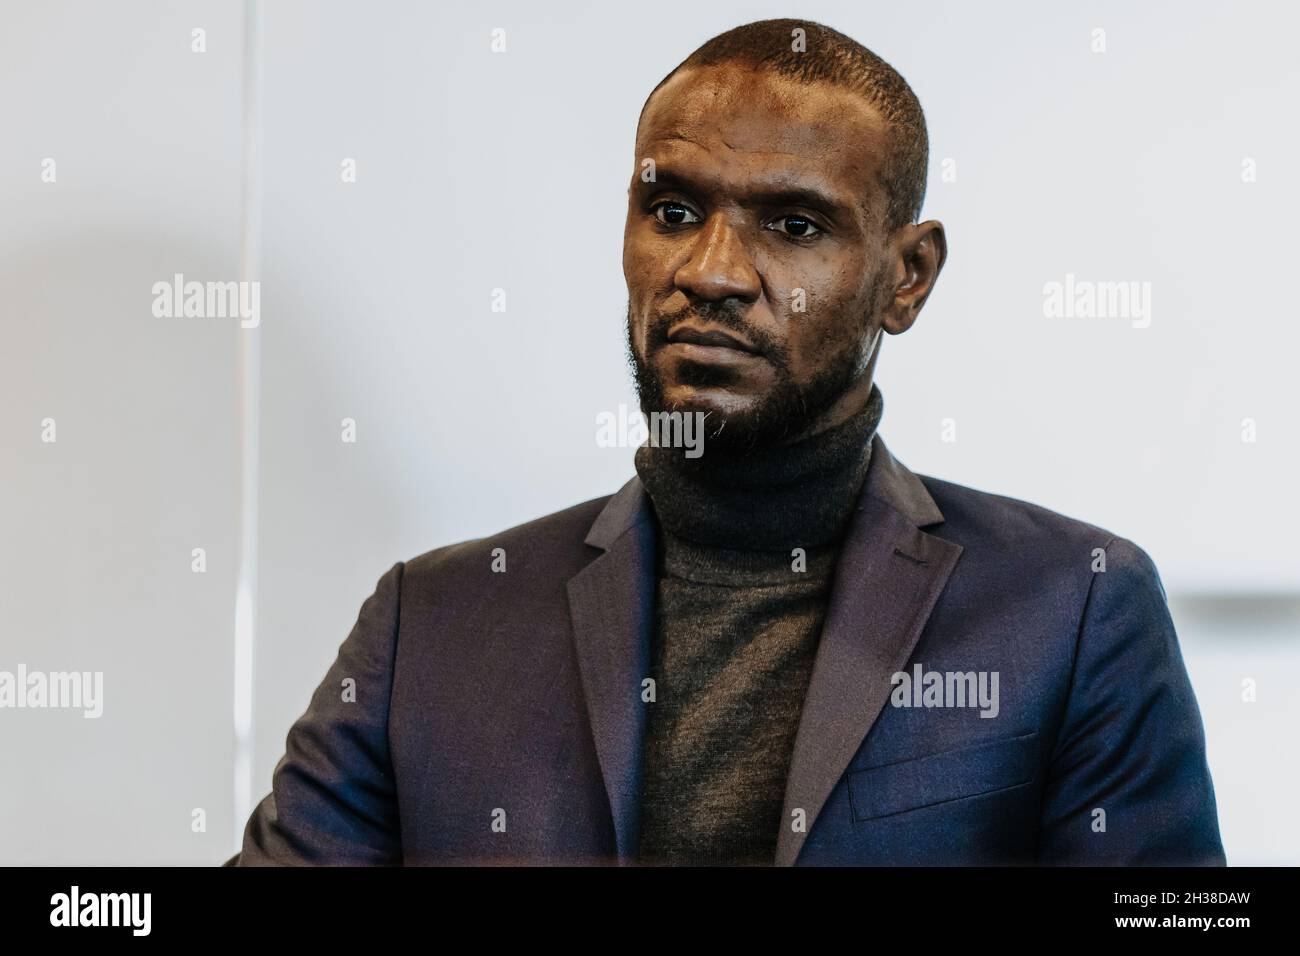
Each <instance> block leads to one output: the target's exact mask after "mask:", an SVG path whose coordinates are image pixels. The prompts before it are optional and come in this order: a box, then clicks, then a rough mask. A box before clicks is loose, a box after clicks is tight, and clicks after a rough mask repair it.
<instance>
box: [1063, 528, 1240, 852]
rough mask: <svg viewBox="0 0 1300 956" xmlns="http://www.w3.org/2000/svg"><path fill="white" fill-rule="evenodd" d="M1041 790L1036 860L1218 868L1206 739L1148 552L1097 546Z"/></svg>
mask: <svg viewBox="0 0 1300 956" xmlns="http://www.w3.org/2000/svg"><path fill="white" fill-rule="evenodd" d="M1104 551H1105V561H1106V564H1105V568H1106V569H1105V571H1095V572H1094V573H1093V580H1092V584H1091V586H1090V591H1089V594H1088V598H1087V601H1086V603H1085V606H1084V611H1083V619H1082V621H1081V623H1080V628H1079V635H1078V639H1077V641H1078V643H1077V647H1076V650H1075V661H1074V672H1073V676H1072V679H1071V686H1070V693H1069V697H1068V700H1067V703H1066V709H1065V714H1064V718H1063V722H1062V725H1061V730H1060V734H1059V736H1058V739H1057V742H1056V747H1055V750H1054V752H1053V755H1052V758H1051V762H1050V767H1049V770H1048V779H1047V783H1046V788H1045V791H1044V797H1043V805H1042V816H1041V824H1040V835H1039V862H1040V863H1042V864H1047V865H1051V864H1069V865H1079V864H1083V865H1184V866H1194V865H1207V866H1208V865H1219V866H1221V865H1223V863H1224V855H1223V846H1222V843H1221V842H1220V839H1219V822H1218V815H1217V811H1216V808H1215V801H1214V788H1213V785H1212V783H1211V781H1210V770H1209V766H1208V764H1207V763H1206V757H1205V732H1204V728H1203V725H1202V723H1201V714H1200V711H1199V709H1198V708H1197V705H1196V698H1195V695H1194V694H1193V692H1192V685H1191V681H1190V680H1189V679H1188V676H1187V668H1186V666H1185V665H1184V664H1183V658H1182V654H1181V653H1180V651H1179V648H1178V638H1177V635H1176V634H1175V633H1174V625H1173V621H1172V619H1171V618H1170V615H1169V607H1168V604H1167V602H1166V596H1165V591H1164V585H1163V584H1162V583H1161V581H1160V576H1159V574H1158V572H1157V571H1156V568H1155V565H1154V564H1152V562H1151V559H1150V557H1148V556H1147V554H1146V552H1144V551H1143V550H1142V549H1141V548H1139V547H1138V546H1137V545H1135V544H1133V543H1132V542H1131V541H1127V540H1125V539H1123V538H1116V539H1114V540H1112V541H1111V542H1110V543H1109V544H1107V545H1106V547H1105V548H1104Z"/></svg>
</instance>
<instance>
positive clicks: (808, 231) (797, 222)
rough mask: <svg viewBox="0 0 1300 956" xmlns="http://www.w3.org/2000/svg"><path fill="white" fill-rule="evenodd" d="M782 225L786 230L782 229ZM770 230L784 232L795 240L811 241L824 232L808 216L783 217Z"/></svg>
mask: <svg viewBox="0 0 1300 956" xmlns="http://www.w3.org/2000/svg"><path fill="white" fill-rule="evenodd" d="M782 223H785V228H781V224H782ZM768 228H769V229H775V230H776V231H777V232H783V233H785V234H786V235H787V236H791V237H792V238H795V239H811V238H812V237H813V236H817V235H820V234H821V231H822V230H821V227H820V226H818V225H817V224H816V223H815V222H813V221H812V220H811V219H809V218H808V217H807V216H782V217H781V218H780V219H777V220H775V221H774V222H773V223H772V225H770V226H768Z"/></svg>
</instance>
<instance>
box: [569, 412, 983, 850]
mask: <svg viewBox="0 0 1300 956" xmlns="http://www.w3.org/2000/svg"><path fill="white" fill-rule="evenodd" d="M942 521H943V514H942V513H941V512H940V510H939V507H938V506H937V505H936V504H935V502H934V499H933V498H932V497H931V495H930V493H929V492H928V491H927V490H926V488H925V485H924V484H923V483H922V482H921V479H920V478H919V477H918V476H917V475H915V474H914V473H913V472H912V471H910V470H909V469H908V468H907V467H906V466H905V465H903V464H902V463H901V462H899V461H898V460H897V459H896V458H894V457H893V455H891V454H890V452H889V450H888V448H887V447H886V446H885V443H884V440H883V439H882V438H881V437H880V435H879V433H877V434H876V435H875V436H874V437H873V439H872V454H871V462H870V466H869V468H868V470H867V477H866V480H865V481H864V483H863V487H862V491H861V492H860V494H859V496H858V501H857V506H856V508H855V510H854V513H853V515H852V517H851V518H850V522H849V529H848V532H847V535H846V537H845V539H844V543H843V545H842V547H841V551H840V556H839V560H838V564H837V568H836V573H835V581H834V584H833V587H832V592H831V596H830V600H829V604H828V606H827V611H826V617H825V619H824V624H823V627H822V634H821V639H820V642H819V645H818V651H817V658H816V661H815V663H814V666H813V674H812V677H811V680H810V683H809V687H808V692H807V695H806V697H805V699H804V706H803V711H802V715H801V717H800V723H799V730H798V733H797V735H796V738H795V743H794V751H793V753H792V755H791V761H790V771H789V775H788V778H787V781H786V794H785V813H784V819H783V822H782V828H781V832H780V834H779V836H778V842H777V853H776V861H775V862H776V863H777V864H778V865H791V864H793V863H794V862H795V860H796V859H797V857H798V855H799V852H800V850H801V849H802V848H803V845H804V842H805V841H806V839H807V838H808V837H809V835H810V834H811V833H812V831H813V828H814V825H815V823H816V821H817V817H818V815H819V814H820V812H821V810H822V808H823V806H824V805H825V802H826V799H827V798H828V797H829V795H830V793H831V791H832V790H833V789H834V787H835V785H836V784H837V783H838V781H839V779H840V777H841V776H842V775H843V773H844V770H845V768H846V767H847V766H848V764H849V762H850V761H851V760H852V758H853V755H854V754H855V753H856V752H857V750H858V748H859V747H860V746H861V744H862V741H863V738H865V736H866V735H867V733H869V732H870V730H871V727H872V726H873V725H874V723H875V720H876V717H877V715H878V714H879V713H880V710H881V709H882V708H883V706H884V704H885V702H886V700H887V699H888V696H889V692H890V689H891V688H892V683H891V678H892V675H893V674H894V673H895V672H897V671H900V670H903V669H904V667H905V665H906V664H907V661H908V658H909V656H910V655H911V652H912V649H913V648H914V647H915V646H916V642H917V640H918V639H919V638H920V635H921V631H922V630H923V628H924V626H925V623H926V621H927V620H928V618H929V615H930V612H931V610H932V609H933V607H934V604H935V602H936V601H937V600H938V597H939V595H940V593H942V590H943V588H944V586H945V585H946V583H947V580H948V577H949V575H950V574H951V573H952V569H953V567H954V566H955V565H956V563H957V559H958V557H959V556H960V554H961V550H962V549H961V546H960V545H957V544H954V543H952V542H950V541H946V540H944V539H942V538H939V537H937V536H935V535H932V534H928V533H926V532H925V531H923V530H922V529H923V528H927V527H931V526H934V525H937V524H940V523H941V522H942ZM655 538H656V532H655V524H654V520H653V512H652V510H651V505H650V499H649V496H648V495H647V494H646V491H645V488H644V487H643V486H642V484H641V481H640V479H639V478H636V477H633V478H632V479H631V480H630V481H628V482H627V484H625V485H624V486H623V487H622V488H621V489H620V490H619V491H618V493H616V494H615V495H614V496H613V497H611V498H610V500H609V501H608V502H607V503H606V505H605V507H604V508H603V509H602V510H601V512H600V514H599V515H598V516H597V518H596V520H595V521H594V522H593V523H592V525H591V528H590V530H589V531H588V533H587V536H586V538H585V539H584V540H585V542H586V543H587V544H588V545H591V546H593V547H596V548H599V549H601V550H602V551H603V552H604V553H603V554H601V555H599V556H598V557H596V559H595V560H593V561H592V562H591V563H590V564H588V565H587V566H586V567H585V568H583V570H582V571H580V572H579V573H578V574H577V575H575V576H574V577H573V578H572V579H570V580H569V582H568V585H567V590H568V597H569V608H570V613H571V616H572V621H573V631H574V641H575V647H576V652H577V655H578V661H579V669H580V673H581V679H582V684H583V691H584V693H585V695H586V699H587V710H588V717H589V719H590V723H591V728H592V734H593V737H594V739H595V743H596V751H597V756H598V758H599V760H600V766H601V773H602V775H603V776H604V779H605V787H606V791H607V793H608V794H609V800H610V809H611V813H612V815H613V820H614V831H615V838H616V843H617V848H618V855H619V860H620V862H621V863H629V862H632V861H634V859H635V857H636V852H637V845H638V841H639V830H640V793H641V779H642V776H641V744H642V738H643V735H644V732H645V722H646V708H647V707H648V706H650V705H648V704H645V703H643V702H642V697H641V693H642V686H641V681H642V680H643V679H644V678H645V677H646V676H647V675H648V674H649V668H650V647H651V641H652V639H653V620H654V598H655V584H656V581H655V549H656V540H655Z"/></svg>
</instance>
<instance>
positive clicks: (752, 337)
mask: <svg viewBox="0 0 1300 956" xmlns="http://www.w3.org/2000/svg"><path fill="white" fill-rule="evenodd" d="M685 320H693V321H694V322H696V323H698V324H700V325H706V324H707V325H716V326H719V327H721V328H724V329H727V330H729V331H731V332H735V333H736V334H737V335H739V336H742V337H744V338H745V339H747V340H748V341H750V342H751V343H753V345H754V348H755V349H756V350H757V351H758V354H759V355H761V356H762V357H763V358H765V359H767V360H768V361H769V362H772V363H773V364H775V365H778V366H780V367H783V368H784V367H785V365H786V364H787V363H786V358H787V353H786V350H785V346H784V345H783V344H782V343H781V342H779V341H777V339H775V338H774V337H773V336H772V335H771V334H770V333H769V332H767V330H765V329H760V328H755V327H754V326H752V325H750V324H749V323H748V322H746V321H745V318H744V316H743V315H742V313H741V310H740V309H739V308H737V307H736V306H734V305H730V304H728V303H727V302H703V303H700V304H699V305H695V306H692V307H691V308H688V309H683V310H682V311H680V312H674V313H673V314H672V315H660V316H656V318H655V321H654V323H653V325H651V327H650V328H649V329H648V330H647V333H646V335H647V342H646V345H647V349H646V351H647V352H648V353H649V352H654V351H656V350H658V349H660V348H662V347H663V346H665V345H667V344H668V330H669V329H670V328H672V327H673V326H675V325H677V323H679V322H682V321H685Z"/></svg>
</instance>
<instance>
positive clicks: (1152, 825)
mask: <svg viewBox="0 0 1300 956" xmlns="http://www.w3.org/2000/svg"><path fill="white" fill-rule="evenodd" d="M655 548H656V530H655V523H654V519H653V513H652V511H651V508H650V503H649V499H648V497H647V495H646V493H645V491H644V489H643V487H642V485H641V483H640V481H639V479H637V478H633V479H632V480H631V481H629V482H628V483H627V484H626V485H625V486H624V487H623V488H622V490H621V491H619V492H618V493H617V494H615V495H613V496H612V497H606V498H600V499H597V500H594V501H589V502H586V503H585V504H580V505H577V506H575V507H572V508H569V509H567V510H565V511H561V512H558V513H556V514H553V515H549V516H547V517H544V518H539V519H538V520H536V521H532V522H529V523H528V524H524V525H521V526H519V527H516V528H512V529H510V530H508V531H504V532H502V533H500V534H497V535H493V536H491V537H488V538H482V539H478V540H475V541H466V542H463V543H460V544H455V545H451V546H448V547H443V548H438V549H437V550H434V551H430V552H428V553H427V554H423V555H420V556H419V557H417V558H415V559H413V560H411V561H407V562H404V563H398V564H396V565H394V566H393V567H392V568H391V569H390V570H389V571H388V572H387V573H386V574H384V576H383V577H382V578H380V580H379V583H378V586H377V587H376V589H375V592H374V594H373V595H372V596H371V597H370V598H368V599H367V600H366V602H365V604H364V605H363V607H362V608H361V613H360V616H359V618H358V620H357V623H356V626H355V627H354V628H353V629H352V632H351V633H350V634H349V635H348V637H347V639H346V640H345V641H344V642H343V644H342V646H341V647H340V649H339V653H338V657H337V659H336V661H335V662H334V664H333V666H332V667H331V668H330V670H329V672H328V673H327V674H326V676H325V679H324V680H323V681H322V682H321V684H320V686H319V687H318V688H317V690H316V692H315V694H314V696H313V697H312V700H311V704H310V706H309V707H308V708H307V711H306V713H305V714H303V715H302V717H301V718H300V719H299V720H298V721H297V722H296V723H295V724H294V725H293V727H292V729H291V730H290V731H289V735H288V740H287V743H286V750H285V754H284V757H283V758H282V759H281V760H280V762H279V764H278V765H277V767H276V769H275V774H274V777H273V784H272V793H271V794H270V795H269V796H267V797H266V798H265V799H264V800H263V801H262V802H261V803H260V804H259V805H258V806H257V808H256V809H255V811H254V812H253V814H252V816H251V818H250V819H249V821H248V825H247V828H246V830H245V834H244V841H243V848H242V850H241V852H240V854H239V855H238V857H236V858H232V860H231V861H230V862H232V863H236V862H237V863H239V864H241V865H253V864H326V863H333V864H436V863H623V864H627V863H633V862H635V859H636V852H637V838H638V818H639V811H640V806H639V794H640V780H641V769H640V757H641V736H642V732H643V729H644V727H645V721H646V714H647V709H648V708H649V707H653V706H654V704H653V703H646V702H644V701H643V695H642V689H643V688H642V680H643V679H644V678H645V677H646V675H647V674H648V673H649V661H650V642H651V639H652V637H653V627H652V621H653V602H654V596H655ZM495 549H501V551H500V552H495ZM1097 549H1100V551H1098V550H1097ZM494 552H495V554H496V556H500V555H501V554H502V553H503V554H504V557H505V562H506V563H505V570H504V572H502V571H500V570H494V569H493V565H494ZM1102 561H1104V570H1101V568H1102ZM497 566H498V568H499V567H500V565H499V562H498V565H497ZM918 666H919V668H920V673H921V674H925V673H929V672H937V673H938V674H939V675H940V678H939V679H940V680H944V679H945V678H944V677H943V675H946V674H975V675H977V674H981V673H982V674H984V675H986V676H988V675H992V674H993V673H996V674H997V675H998V677H997V681H998V683H997V687H998V702H997V708H996V716H981V712H984V713H990V712H991V711H992V710H993V708H991V707H984V708H983V709H982V710H981V709H980V708H978V707H975V706H970V704H971V701H970V700H967V701H966V704H967V706H959V705H958V699H957V698H956V697H955V696H949V697H947V698H942V697H941V696H940V695H939V692H938V691H935V693H934V694H933V695H932V696H931V697H930V702H931V703H936V702H942V703H945V704H949V705H950V706H925V705H924V698H923V696H922V695H921V694H920V691H919V690H918V689H917V688H913V689H912V690H911V691H909V690H908V689H907V688H906V687H905V685H904V684H903V682H902V680H901V678H898V677H896V676H895V675H897V674H899V673H907V674H908V675H909V677H911V676H915V675H916V674H917V673H918V671H917V668H918ZM350 682H355V683H350ZM923 683H924V682H923ZM959 683H960V682H959V681H952V682H948V683H945V684H944V685H943V686H944V687H948V686H951V687H952V688H953V689H954V691H955V689H956V688H957V686H958V684H959ZM986 686H989V687H991V684H988V685H986ZM903 704H908V705H909V706H903ZM917 704H919V705H920V706H910V705H917ZM774 862H775V863H776V864H778V865H792V864H801V865H817V864H840V865H842V864H868V865H880V864H1045V865H1049V864H1125V865H1129V864H1222V863H1223V862H1224V856H1223V849H1222V845H1221V843H1220V839H1219V828H1218V821H1217V817H1216V811H1215V801H1214V792H1213V787H1212V785H1211V781H1210V773H1209V769H1208V767H1207V765H1206V759H1205V739H1204V731H1203V728H1202V724H1201V717H1200V713H1199V711H1198V709H1197V705H1196V700H1195V697H1194V696H1193V693H1192V687H1191V684H1190V683H1189V681H1188V677H1187V671H1186V668H1185V666H1184V664H1183V660H1182V657H1181V654H1180V652H1179V648H1178V640H1177V637H1176V636H1175V633H1174V627H1173V623H1172V621H1171V620H1170V616H1169V611H1168V608H1167V605H1166V600H1165V594H1164V589H1163V585H1162V584H1161V582H1160V578H1159V576H1158V574H1157V572H1156V569H1155V567H1154V566H1153V565H1152V563H1151V560H1150V558H1149V557H1148V556H1147V555H1146V553H1145V552H1143V551H1142V550H1141V549H1140V548H1138V547H1137V546H1136V545H1134V544H1133V543H1131V542H1129V541H1127V540H1125V539H1124V538H1120V537H1116V536H1115V535H1112V534H1110V533H1108V532H1106V531H1103V530H1101V529H1099V528H1097V527H1094V526H1092V525H1088V524H1084V523H1082V522H1079V521H1074V520H1071V519H1069V518H1065V517H1063V516H1061V515H1058V514H1055V513H1053V512H1051V511H1047V510H1045V509H1043V508H1039V507H1036V506H1034V505H1030V504H1027V503H1025V502H1021V501H1016V500H1013V499H1009V498H1004V497H999V496H996V495H991V494H986V493H983V492H979V491H974V490H972V489H970V488H965V487H961V486H959V485H954V484H950V483H949V482H946V481H939V480H936V479H933V478H929V477H922V476H918V475H916V474H913V473H912V472H911V471H909V470H908V469H907V468H906V467H904V466H903V465H902V464H901V463H900V462H899V461H897V460H896V459H895V458H894V457H893V456H892V455H890V453H889V451H888V450H887V449H886V447H885V445H884V443H883V441H882V440H881V439H880V437H879V435H877V436H876V437H875V439H874V446H873V455H872V459H871V464H870V467H869V469H868V473H867V479H866V482H865V484H864V486H863V490H862V492H861V495H860V498H859V500H858V503H857V507H856V510H855V511H854V513H853V516H852V518H851V523H850V528H849V532H848V536H847V538H846V540H845V543H844V545H843V550H842V551H841V553H840V557H839V562H838V566H837V568H836V572H835V579H834V585H833V589H832V594H831V598H830V604H829V606H828V609H827V614H826V618H825V624H824V627H823V630H822V634H821V641H820V644H819V648H818V651H817V658H816V663H815V665H814V670H813V674H812V679H811V684H810V686H809V689H808V694H807V698H806V699H805V702H804V707H803V713H802V717H801V720H800V724H799V730H798V734H797V737H796V740H795V744H794V751H793V754H792V755H791V760H790V766H789V772H788V780H787V785H786V794H785V813H784V819H783V821H782V824H781V829H780V833H779V835H778V837H777V850H776V858H775V860H774Z"/></svg>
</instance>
